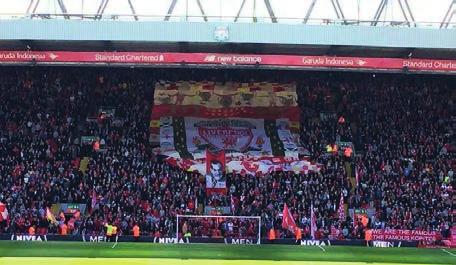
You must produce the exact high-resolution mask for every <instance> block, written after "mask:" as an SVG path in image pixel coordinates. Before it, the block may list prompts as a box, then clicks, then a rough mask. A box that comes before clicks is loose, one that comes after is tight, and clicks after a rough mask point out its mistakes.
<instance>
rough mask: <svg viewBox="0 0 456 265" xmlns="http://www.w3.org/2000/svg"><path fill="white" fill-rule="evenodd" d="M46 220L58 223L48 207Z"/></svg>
mask: <svg viewBox="0 0 456 265" xmlns="http://www.w3.org/2000/svg"><path fill="white" fill-rule="evenodd" d="M46 219H47V220H48V221H50V222H51V223H53V224H56V223H58V222H57V220H56V219H55V216H54V214H53V213H52V212H51V210H49V207H46Z"/></svg>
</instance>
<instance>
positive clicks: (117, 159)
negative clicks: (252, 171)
mask: <svg viewBox="0 0 456 265" xmlns="http://www.w3.org/2000/svg"><path fill="white" fill-rule="evenodd" d="M252 75H255V76H256V78H257V79H259V80H262V78H263V79H264V78H271V77H270V76H271V75H268V74H267V73H266V74H265V73H264V72H260V73H256V72H255V74H254V73H250V74H246V73H245V72H236V71H233V72H228V71H227V72H209V71H198V72H190V71H165V70H137V69H109V70H102V69H79V68H65V69H55V68H42V69H41V68H40V69H34V68H4V69H1V70H0V143H1V144H0V191H1V193H0V202H3V203H5V205H7V207H8V212H9V218H8V219H7V220H5V221H2V222H0V233H27V232H29V228H30V227H34V228H36V231H37V233H62V227H65V232H67V231H66V230H67V229H68V233H71V234H81V233H86V234H102V233H104V232H103V231H104V230H103V229H104V225H105V224H106V223H110V224H114V225H115V226H117V227H118V229H119V231H120V232H119V233H121V234H132V229H133V226H134V225H138V226H139V227H140V229H141V234H143V235H152V236H156V237H160V236H175V233H176V231H175V230H176V218H175V217H176V215H177V214H202V213H203V212H204V211H203V207H204V205H211V206H228V207H230V209H231V211H232V214H235V215H243V216H261V218H262V227H261V231H262V235H263V236H266V235H267V233H268V231H270V229H271V228H273V229H274V230H275V233H276V234H277V237H278V238H280V237H293V233H292V232H290V231H288V230H286V229H283V228H282V227H281V222H282V216H281V213H282V209H283V206H284V204H285V203H286V204H287V205H288V207H289V208H290V211H291V213H292V216H293V218H294V219H295V221H296V224H297V225H298V226H299V227H301V228H302V229H303V237H310V208H311V205H312V204H313V206H314V209H315V215H316V218H317V222H316V223H317V228H318V230H317V232H316V236H317V237H318V238H327V237H337V238H363V237H364V231H365V229H368V228H400V229H419V230H437V231H441V232H442V235H443V236H445V235H447V233H448V231H449V229H450V228H451V226H452V215H453V212H452V205H453V204H452V203H453V200H454V193H453V189H454V183H455V182H454V176H453V174H454V170H455V157H454V154H455V153H454V152H455V148H454V144H455V143H454V142H452V141H454V139H453V138H454V134H453V133H454V132H453V131H452V130H453V128H454V122H455V116H454V109H455V106H454V100H455V96H456V94H455V91H456V90H455V89H454V86H455V85H456V82H455V81H454V79H453V80H452V79H450V78H431V77H426V76H406V77H404V76H396V75H391V76H378V77H373V76H370V75H366V74H340V75H336V74H333V75H332V74H315V75H313V76H312V77H308V76H303V77H301V76H298V77H296V73H284V74H283V75H282V76H280V78H281V80H284V81H290V80H295V81H296V82H297V83H298V96H299V105H300V106H301V108H302V114H301V118H302V122H301V128H302V135H301V141H302V144H303V145H304V147H305V148H306V149H307V151H308V153H309V155H310V159H312V160H313V161H316V162H318V163H321V164H322V169H321V171H320V172H318V173H317V172H312V173H309V174H306V175H305V174H293V173H289V172H276V173H273V174H267V175H263V176H241V175H232V174H229V175H227V196H223V197H222V198H214V197H213V196H206V194H205V183H204V181H205V178H204V177H202V176H200V175H199V174H197V173H189V172H184V171H181V170H179V169H176V168H172V167H170V166H168V165H167V164H166V163H163V162H162V161H161V159H160V158H159V157H155V156H154V155H153V152H152V147H151V146H150V143H149V121H150V115H151V107H152V105H153V88H154V84H155V81H156V80H158V79H166V80H170V79H174V80H178V79H186V78H187V79H191V78H193V79H194V78H207V77H208V76H213V77H214V78H215V79H218V80H228V79H236V78H238V79H244V80H246V79H247V80H248V78H251V76H252ZM277 76H278V75H276V76H275V77H276V78H278V77H277ZM274 81H277V80H274ZM100 109H101V110H103V109H114V110H115V113H114V114H113V115H110V114H109V112H107V113H106V112H103V111H100ZM87 137H89V138H87ZM91 137H94V138H91ZM84 139H90V140H84ZM341 142H342V143H343V142H345V143H347V142H349V143H352V147H353V149H354V153H353V155H350V156H349V157H348V156H346V155H344V153H343V152H342V153H340V152H333V151H331V152H328V149H327V148H326V147H327V146H332V147H334V146H337V145H338V144H339V143H341ZM355 176H357V177H356V178H355ZM355 179H356V180H355ZM341 194H342V195H343V198H344V202H345V203H346V204H347V206H346V207H347V209H348V208H350V209H353V208H357V209H360V208H363V209H368V210H369V211H372V212H374V213H375V214H374V215H373V216H372V217H371V218H369V222H368V223H367V224H362V222H358V221H357V220H355V221H353V219H352V218H351V217H350V216H351V215H350V214H348V211H347V214H346V215H345V216H346V218H345V220H339V215H338V208H339V200H340V198H341ZM55 203H76V204H79V203H80V204H85V205H87V209H86V211H84V213H83V214H81V215H74V214H71V215H68V214H66V215H65V214H61V215H57V216H56V218H55V221H54V220H53V219H52V218H49V215H48V211H47V209H48V208H51V206H52V204H55ZM230 222H231V225H230ZM237 222H240V223H239V224H238V223H237ZM184 225H185V227H184ZM256 225H257V224H255V222H250V221H249V222H247V223H242V222H241V221H239V220H236V219H233V220H230V221H226V220H225V221H221V222H217V223H214V221H213V220H212V221H211V220H206V221H204V219H202V220H201V221H196V220H189V221H188V222H185V224H184V223H182V224H180V227H181V229H182V230H181V233H182V235H184V234H185V233H186V232H190V233H191V234H192V235H193V236H203V237H206V236H209V237H220V236H232V237H243V236H248V237H252V236H253V234H255V233H257V232H256V231H257V227H256ZM184 228H185V229H184ZM184 230H185V231H184Z"/></svg>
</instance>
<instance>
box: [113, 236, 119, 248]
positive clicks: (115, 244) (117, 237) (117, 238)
mask: <svg viewBox="0 0 456 265" xmlns="http://www.w3.org/2000/svg"><path fill="white" fill-rule="evenodd" d="M117 240H119V236H116V242H115V243H114V245H112V248H115V247H116V246H117Z"/></svg>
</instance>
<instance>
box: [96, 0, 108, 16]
mask: <svg viewBox="0 0 456 265" xmlns="http://www.w3.org/2000/svg"><path fill="white" fill-rule="evenodd" d="M108 3H109V0H101V3H100V6H98V10H97V14H96V15H95V18H94V19H101V17H103V13H104V11H105V9H106V6H107V5H108Z"/></svg>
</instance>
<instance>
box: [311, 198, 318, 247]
mask: <svg viewBox="0 0 456 265" xmlns="http://www.w3.org/2000/svg"><path fill="white" fill-rule="evenodd" d="M315 231H317V218H316V217H315V212H314V207H313V204H312V205H311V206H310V236H311V237H312V239H315Z"/></svg>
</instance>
